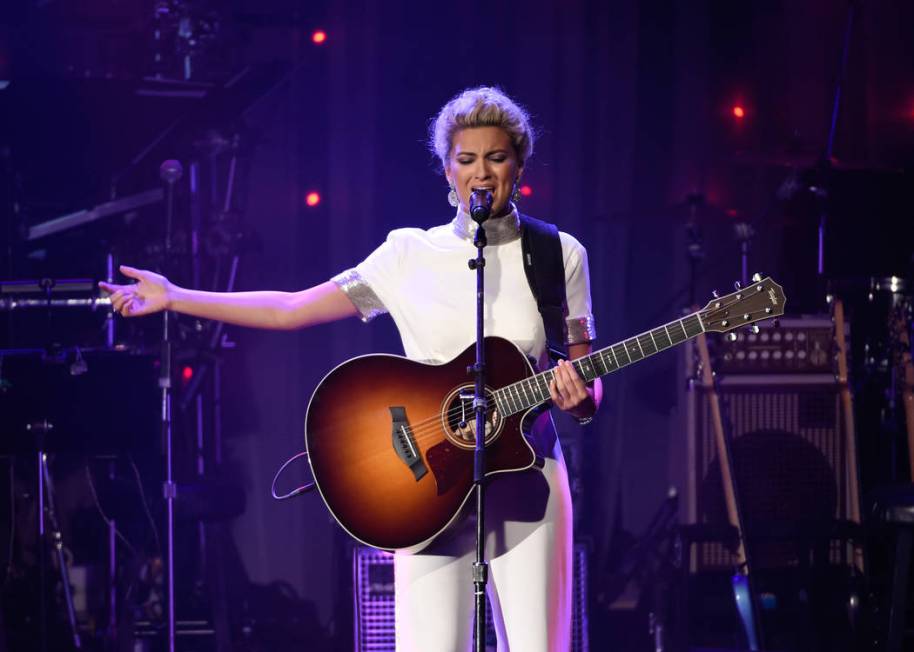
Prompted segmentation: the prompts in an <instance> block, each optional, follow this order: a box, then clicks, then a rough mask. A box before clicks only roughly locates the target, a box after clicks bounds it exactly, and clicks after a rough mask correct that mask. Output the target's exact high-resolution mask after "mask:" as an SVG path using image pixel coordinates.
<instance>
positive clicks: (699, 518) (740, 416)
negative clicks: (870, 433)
mask: <svg viewBox="0 0 914 652" xmlns="http://www.w3.org/2000/svg"><path fill="white" fill-rule="evenodd" d="M833 333H834V330H833V325H832V324H831V321H830V320H829V319H822V318H799V319H784V320H782V321H781V326H780V327H779V328H776V327H768V328H764V329H760V332H759V333H758V334H754V337H750V336H749V335H747V334H746V333H740V334H739V337H738V338H737V339H736V340H734V341H727V342H717V343H716V351H715V357H716V360H713V359H712V365H713V366H714V371H715V372H716V373H717V385H718V388H717V389H718V394H719V396H720V402H721V411H722V417H723V421H724V427H725V432H726V435H727V436H728V437H729V439H730V446H731V451H732V457H733V474H734V481H735V483H736V486H737V492H738V498H739V500H740V505H741V508H742V511H743V517H744V522H745V523H746V525H747V526H748V527H749V529H753V527H754V528H755V531H758V530H765V528H766V527H767V526H768V525H770V526H771V528H770V532H772V533H773V532H776V531H782V532H783V535H784V539H790V538H791V537H792V536H800V535H796V534H795V533H796V532H797V531H799V530H802V529H803V528H804V527H805V528H807V529H811V528H813V524H817V523H819V524H824V523H827V522H833V521H834V520H835V519H838V520H843V519H847V518H848V517H849V513H850V495H849V492H848V487H849V483H848V477H849V476H848V463H847V458H846V450H847V449H846V441H845V432H846V430H845V424H844V423H843V417H842V410H841V405H840V398H839V387H838V384H837V382H836V380H835V376H834V373H833V369H832V363H833V355H832V349H833V347H832V340H833ZM763 336H765V337H763ZM722 339H723V338H722ZM695 354H696V352H695V351H694V345H693V344H692V343H691V342H690V343H688V344H687V346H686V347H685V356H686V368H687V369H690V368H691V369H694V359H695V358H694V355H695ZM776 354H777V355H776ZM788 354H790V355H788ZM684 399H685V405H686V411H685V413H686V421H687V423H686V424H685V426H686V432H687V455H686V457H687V460H688V461H687V465H688V468H687V469H686V473H685V482H686V487H685V492H684V493H685V499H686V512H687V514H686V516H687V518H686V521H687V522H689V523H722V522H726V510H725V506H724V498H723V488H722V482H721V476H720V465H719V462H718V456H717V447H716V445H715V439H714V431H713V423H712V419H711V412H710V407H709V401H708V398H707V392H706V391H705V389H704V388H703V387H701V386H700V385H698V384H695V385H694V386H693V387H692V389H691V390H687V393H686V396H685V397H684ZM753 524H754V525H753ZM778 528H781V529H780V530H778ZM765 531H769V530H765ZM806 534H809V533H808V532H806ZM804 536H805V535H804ZM775 538H777V537H774V536H773V537H772V539H775ZM753 552H754V553H755V561H756V566H757V567H758V566H770V567H779V566H782V565H790V564H794V563H796V562H797V559H796V558H795V556H796V555H797V554H799V553H798V549H797V547H796V546H795V545H793V544H792V543H790V542H789V541H782V542H781V543H780V544H778V543H775V542H767V543H764V544H756V545H754V550H753ZM829 556H830V560H831V561H833V562H835V563H849V560H850V550H849V549H848V547H847V546H846V545H842V544H841V542H837V541H836V542H832V543H831V547H830V555H829ZM734 562H735V557H734V556H732V555H731V554H730V552H729V551H727V550H726V549H725V548H724V547H723V546H722V545H720V544H716V543H702V544H698V545H696V546H694V548H693V550H692V558H691V567H692V570H693V571H703V570H720V569H729V568H732V567H733V565H734Z"/></svg>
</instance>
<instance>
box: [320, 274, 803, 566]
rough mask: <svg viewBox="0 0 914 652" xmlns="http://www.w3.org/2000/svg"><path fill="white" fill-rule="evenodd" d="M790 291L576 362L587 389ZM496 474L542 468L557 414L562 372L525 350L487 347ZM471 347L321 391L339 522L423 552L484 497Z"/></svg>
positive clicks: (398, 362) (377, 365) (756, 289)
mask: <svg viewBox="0 0 914 652" xmlns="http://www.w3.org/2000/svg"><path fill="white" fill-rule="evenodd" d="M784 301H785V297H784V292H783V289H782V288H781V286H779V285H778V284H777V283H775V282H774V281H772V280H771V279H770V278H765V279H762V280H760V281H758V282H754V283H753V284H752V285H750V286H748V287H746V288H743V289H740V290H738V291H736V292H733V293H731V294H728V295H726V296H723V297H719V298H715V299H713V300H712V301H710V302H709V303H708V304H707V305H706V306H705V307H704V309H702V310H699V311H697V312H694V313H692V314H690V315H688V316H686V317H683V318H682V319H677V320H674V321H671V322H669V323H667V324H664V325H662V326H660V327H658V328H654V329H652V330H649V331H646V332H644V333H641V334H640V335H636V336H635V337H632V338H630V339H627V340H623V341H621V342H618V343H616V344H612V345H610V346H607V347H606V348H603V349H600V350H599V351H595V352H593V353H591V354H590V355H587V356H582V357H580V358H578V359H576V360H574V361H573V364H574V366H575V369H576V370H577V372H578V373H579V374H580V375H581V377H582V378H583V379H584V380H585V381H590V380H593V379H595V378H597V377H599V376H603V375H605V374H609V373H612V372H614V371H617V370H619V369H621V368H623V367H627V366H628V365H631V364H635V363H636V362H639V361H640V360H643V359H645V358H648V357H650V356H652V355H654V354H655V353H659V352H660V351H663V350H665V349H669V348H672V347H673V346H676V345H677V344H682V343H683V342H685V341H686V340H689V339H691V338H693V337H696V336H698V335H700V334H701V333H706V332H717V333H726V332H728V331H731V330H733V329H736V328H739V327H741V326H746V325H749V324H753V323H755V322H757V321H761V320H764V319H768V318H772V317H777V316H779V315H781V314H783V312H784ZM485 349H486V361H487V367H488V369H487V386H486V394H487V398H488V408H487V413H486V428H485V435H484V436H485V445H486V476H487V477H491V476H494V475H497V474H500V473H509V472H515V471H523V470H525V469H530V468H532V467H533V466H534V465H535V464H536V462H537V458H536V454H535V452H534V449H533V448H532V446H531V445H530V443H529V442H528V441H527V439H526V433H527V432H529V428H530V426H531V425H532V423H533V420H534V419H535V418H536V416H537V415H539V414H540V413H541V412H542V411H543V410H545V409H547V408H548V406H549V384H550V383H551V382H552V380H553V371H552V370H548V371H543V372H540V373H537V372H536V371H535V370H534V369H533V367H532V366H531V364H530V362H529V361H528V359H527V356H526V355H524V354H523V353H522V352H521V351H520V349H518V348H517V347H516V346H515V345H514V344H513V343H511V342H509V341H507V340H505V339H502V338H498V337H487V338H486V340H485ZM474 362H475V346H474V345H471V346H469V347H467V349H466V350H465V351H464V352H463V353H461V354H460V355H458V356H457V357H456V358H454V359H453V360H451V361H450V362H448V363H446V364H425V363H420V362H414V361H412V360H408V359H406V358H404V357H402V356H396V355H389V354H375V355H364V356H359V357H356V358H353V359H351V360H348V361H346V362H343V363H342V364H340V365H339V366H337V367H336V368H335V369H333V370H332V371H331V372H330V373H329V374H327V375H326V376H325V377H324V378H323V379H322V380H321V382H320V383H319V384H318V387H317V389H316V390H315V391H314V394H313V395H312V397H311V401H310V403H309V404H308V411H307V415H306V417H305V446H306V449H307V451H308V459H309V462H310V465H311V471H312V473H313V475H314V481H315V484H316V486H317V488H318V490H319V492H320V495H321V497H322V498H323V500H324V502H325V503H326V504H327V508H328V509H329V510H330V513H331V514H332V515H333V517H334V518H335V519H336V520H337V522H339V524H340V525H341V526H342V527H343V528H344V529H345V530H346V531H347V532H348V533H349V534H350V535H352V537H353V538H355V539H357V540H358V541H360V542H362V543H364V544H366V545H369V546H372V547H374V548H381V549H385V550H397V549H419V548H421V547H424V546H425V545H427V544H428V543H429V542H430V541H431V540H432V539H434V538H435V537H436V536H437V535H438V534H440V533H441V532H442V531H444V530H445V529H446V528H447V527H448V525H450V524H451V522H453V521H454V520H455V519H456V518H457V516H458V514H459V513H460V510H461V508H462V506H463V504H464V503H465V502H466V500H467V498H468V497H469V496H470V494H471V492H472V486H473V448H474V447H475V417H474V413H473V408H472V403H473V386H474V383H473V377H472V376H471V375H470V374H469V373H468V371H467V368H468V367H470V366H472V365H473V364H474Z"/></svg>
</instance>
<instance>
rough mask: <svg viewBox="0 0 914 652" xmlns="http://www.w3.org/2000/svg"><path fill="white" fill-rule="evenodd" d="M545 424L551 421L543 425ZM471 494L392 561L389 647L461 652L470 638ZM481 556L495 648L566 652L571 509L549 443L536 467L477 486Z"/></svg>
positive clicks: (561, 468) (561, 466)
mask: <svg viewBox="0 0 914 652" xmlns="http://www.w3.org/2000/svg"><path fill="white" fill-rule="evenodd" d="M550 425H551V424H550ZM475 505H476V502H475V497H474V496H471V498H470V500H468V501H467V505H466V506H465V507H464V512H465V513H466V516H464V517H462V520H461V521H460V522H459V523H457V524H455V526H453V527H452V528H451V530H449V531H448V532H446V533H445V534H444V535H442V537H441V538H440V541H435V542H433V544H432V545H431V546H430V547H429V548H426V549H425V550H423V551H422V552H421V553H418V554H406V553H398V554H397V555H396V556H395V558H394V572H395V582H396V585H395V586H396V602H395V603H396V609H395V611H396V640H397V652H467V650H469V649H470V648H471V643H472V624H473V604H474V600H473V576H472V565H473V562H474V561H475V559H476V553H475V549H476V548H475V540H476V539H475V536H476V519H475ZM485 518H486V533H487V535H486V559H487V561H488V562H489V571H490V572H489V583H488V595H489V600H490V601H491V603H492V611H493V615H494V619H495V631H496V634H497V638H498V651H499V652H510V651H513V652H567V651H568V649H569V643H570V640H571V587H572V557H571V555H572V514H571V496H570V493H569V489H568V474H567V471H566V469H565V462H564V460H563V459H562V453H561V449H560V448H559V445H558V441H557V439H556V441H555V445H554V452H553V454H552V456H551V457H547V458H546V460H545V466H544V468H543V469H542V470H540V469H531V470H529V471H523V472H519V473H507V474H503V475H496V476H494V477H493V478H492V479H491V481H490V482H489V484H488V485H487V488H486V515H485Z"/></svg>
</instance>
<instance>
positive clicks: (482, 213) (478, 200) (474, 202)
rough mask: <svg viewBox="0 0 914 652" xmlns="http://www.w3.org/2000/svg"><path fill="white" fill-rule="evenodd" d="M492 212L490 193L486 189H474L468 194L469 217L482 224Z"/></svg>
mask: <svg viewBox="0 0 914 652" xmlns="http://www.w3.org/2000/svg"><path fill="white" fill-rule="evenodd" d="M491 213H492V193H491V192H489V191H488V190H474V191H473V194H471V195H470V217H472V218H473V221H474V222H476V223H477V224H482V223H483V222H485V221H486V220H487V219H489V215H490V214H491Z"/></svg>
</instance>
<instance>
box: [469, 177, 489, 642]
mask: <svg viewBox="0 0 914 652" xmlns="http://www.w3.org/2000/svg"><path fill="white" fill-rule="evenodd" d="M491 211H492V193H490V192H488V191H480V190H477V191H474V192H473V194H472V196H471V197H470V216H471V217H472V218H473V220H474V221H475V222H476V223H477V224H478V225H479V226H478V228H477V229H476V235H475V237H474V238H473V245H474V246H475V247H476V258H471V259H470V261H469V266H470V269H473V270H476V364H475V365H473V366H472V367H470V368H469V369H467V371H468V372H473V373H474V375H475V377H476V387H475V392H474V396H473V410H474V412H475V414H476V432H475V440H476V447H475V449H474V454H473V486H474V487H475V489H476V561H475V562H474V563H473V594H474V596H475V612H476V622H475V628H474V633H473V650H474V652H485V649H486V583H487V582H488V579H489V566H488V564H487V563H486V560H485V554H486V553H485V539H486V529H485V475H486V464H485V459H486V408H487V401H486V370H485V360H486V356H485V333H484V332H483V329H484V314H483V311H484V310H485V301H484V297H485V276H484V272H485V266H486V259H485V257H484V256H483V253H482V251H483V248H484V247H485V246H486V231H485V229H484V228H483V227H482V223H483V222H485V221H486V220H487V219H488V218H489V214H490V213H491Z"/></svg>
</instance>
